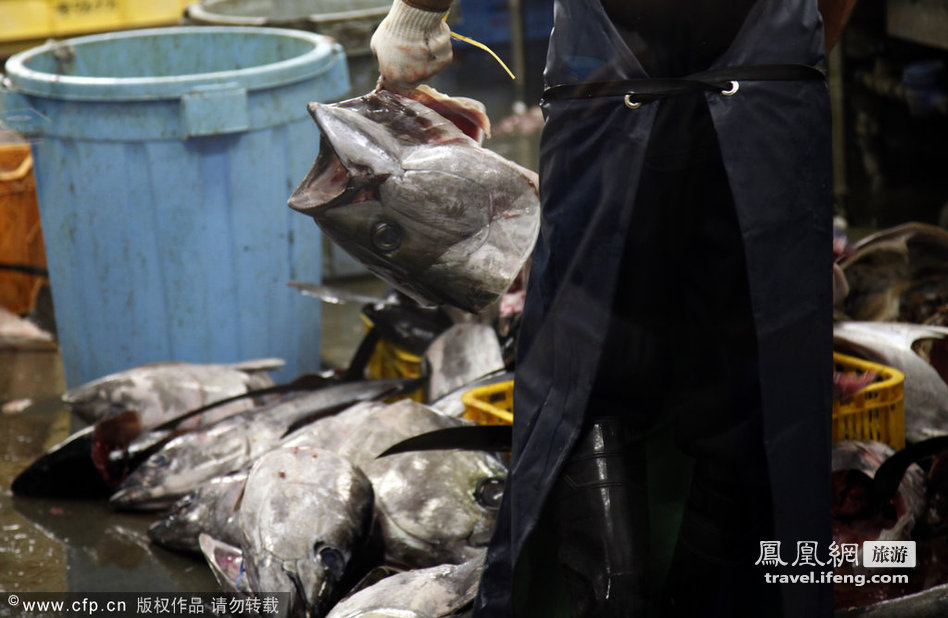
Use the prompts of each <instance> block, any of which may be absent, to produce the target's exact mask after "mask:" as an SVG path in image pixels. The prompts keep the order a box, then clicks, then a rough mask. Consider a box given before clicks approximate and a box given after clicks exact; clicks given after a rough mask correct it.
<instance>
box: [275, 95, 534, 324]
mask: <svg viewBox="0 0 948 618" xmlns="http://www.w3.org/2000/svg"><path fill="white" fill-rule="evenodd" d="M444 107H451V104H450V101H448V102H447V103H446V105H443V107H442V109H443V108H444ZM309 111H310V114H311V115H312V116H313V118H314V119H315V121H316V124H317V125H318V126H319V133H320V148H319V155H318V156H317V159H316V162H315V164H314V165H313V168H312V169H311V170H310V172H309V174H308V175H307V176H306V177H305V178H304V179H303V180H302V182H301V183H300V185H299V186H298V187H297V189H296V191H295V192H294V193H293V195H292V196H291V197H290V199H289V205H290V207H291V208H293V209H295V210H297V211H299V212H301V213H304V214H307V215H309V216H311V217H313V218H314V219H315V220H316V222H317V223H318V224H319V226H320V227H321V228H322V230H323V231H324V232H325V233H326V235H327V236H329V237H330V238H332V240H334V241H335V242H336V243H338V244H339V245H340V246H341V247H342V248H343V249H345V250H346V251H347V252H349V253H350V254H351V255H352V256H353V257H355V258H356V259H358V260H359V261H360V262H362V263H363V264H364V265H365V266H366V267H367V268H368V269H369V270H371V271H372V272H374V273H376V274H377V275H379V276H380V277H381V278H382V279H384V280H385V281H387V282H389V283H390V284H391V285H393V286H395V287H396V288H397V289H399V290H401V291H402V292H404V293H405V294H408V295H409V296H411V297H413V298H414V299H416V300H418V301H419V302H421V303H423V304H448V305H453V306H455V307H458V308H460V309H464V310H466V311H470V312H477V311H479V310H481V309H483V308H484V307H485V306H487V305H489V304H490V303H492V302H494V301H495V300H497V299H498V298H499V297H500V296H501V295H502V294H503V293H504V291H506V289H507V288H508V287H509V286H510V283H511V282H512V281H513V279H514V278H515V277H516V276H517V273H518V272H519V271H520V267H521V266H522V265H523V264H524V262H525V261H526V259H527V257H528V256H529V255H530V253H531V251H532V249H533V245H534V242H535V241H536V237H537V233H538V231H539V213H540V202H539V194H538V188H537V187H538V184H537V177H536V174H534V173H533V172H531V171H529V170H527V169H525V168H522V167H520V166H518V165H516V164H514V163H512V162H511V161H508V160H507V159H504V158H503V157H501V156H500V155H497V154H495V153H493V152H491V151H489V150H486V149H484V148H482V147H481V146H480V145H479V144H478V142H477V141H475V140H473V139H471V138H470V137H468V136H467V135H465V133H464V132H462V131H461V130H460V129H459V128H458V127H457V126H456V125H455V124H454V123H452V122H451V121H449V120H447V119H446V118H445V117H444V116H442V115H441V114H439V113H438V112H435V111H434V110H433V109H431V108H430V107H427V106H426V105H424V104H422V103H419V102H418V101H416V100H413V99H411V98H408V97H406V96H402V95H400V94H396V93H393V92H388V91H384V90H379V91H375V92H372V93H369V94H367V95H365V96H362V97H359V98H356V99H350V100H348V101H343V102H341V103H335V104H321V103H310V105H309ZM446 113H447V112H446Z"/></svg>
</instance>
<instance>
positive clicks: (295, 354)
mask: <svg viewBox="0 0 948 618" xmlns="http://www.w3.org/2000/svg"><path fill="white" fill-rule="evenodd" d="M348 87H349V76H348V72H347V69H346V62H345V55H344V53H343V52H342V49H341V48H340V47H339V46H338V45H337V44H336V43H334V42H333V40H332V39H329V38H327V37H323V36H320V35H317V34H312V33H308V32H303V31H299V30H284V29H276V28H239V27H238V28H233V27H179V28H164V29H151V30H137V31H129V32H118V33H111V34H104V35H96V36H87V37H79V38H74V39H69V40H66V41H62V42H58V43H49V44H46V45H43V46H41V47H38V48H35V49H32V50H28V51H25V52H22V53H20V54H17V55H15V56H13V57H11V58H10V59H9V60H8V61H7V64H6V79H5V80H4V82H3V86H2V87H0V111H4V110H5V111H4V114H5V115H6V117H7V118H11V117H15V116H16V115H17V110H27V111H29V112H30V113H32V114H33V116H34V117H35V116H36V113H38V114H41V116H42V117H45V121H44V125H43V133H42V135H41V136H40V138H39V139H38V140H37V141H36V142H35V144H34V159H35V174H36V181H37V182H36V184H37V195H38V198H39V203H40V218H41V220H42V225H43V233H44V236H45V239H46V251H47V262H48V267H49V275H50V283H51V289H52V292H53V302H54V305H55V311H56V323H57V329H58V338H59V343H60V348H61V352H62V358H63V367H64V370H65V375H66V383H67V385H68V386H69V387H72V386H76V385H78V384H80V383H83V382H86V381H88V380H91V379H93V378H96V377H99V376H102V375H104V374H107V373H110V372H113V371H118V370H121V369H125V368H128V367H131V366H134V365H139V364H143V363H148V362H154V361H163V360H172V359H173V360H182V361H191V362H232V361H238V360H243V359H248V358H254V357H266V356H277V357H280V358H283V359H284V360H285V361H286V367H285V368H284V370H283V371H281V372H280V373H279V374H277V375H276V377H277V379H288V378H292V377H295V376H296V375H298V374H300V373H303V372H308V371H314V370H317V369H318V368H319V304H318V303H315V302H313V300H312V299H307V298H303V297H302V296H300V295H299V293H298V292H296V291H294V290H292V289H291V288H289V287H287V285H286V283H287V282H288V281H289V280H293V279H298V280H304V281H318V280H320V254H321V252H320V237H319V234H318V230H317V227H316V226H315V225H314V224H313V222H312V220H311V219H310V218H309V217H301V216H299V214H297V213H295V212H293V211H292V210H290V209H289V208H288V207H287V206H286V200H287V198H288V197H289V195H290V193H292V191H293V189H294V187H295V185H296V183H298V182H299V181H300V179H302V178H303V177H304V176H305V175H306V173H307V171H308V170H309V168H310V166H311V165H312V163H313V159H314V158H315V155H316V152H317V151H318V136H317V132H316V128H315V124H314V123H313V121H312V120H311V119H310V117H309V114H308V113H307V110H306V104H307V102H309V101H327V100H333V99H336V98H338V97H340V96H342V95H343V94H344V93H345V92H346V91H347V90H348ZM0 118H3V116H2V115H0Z"/></svg>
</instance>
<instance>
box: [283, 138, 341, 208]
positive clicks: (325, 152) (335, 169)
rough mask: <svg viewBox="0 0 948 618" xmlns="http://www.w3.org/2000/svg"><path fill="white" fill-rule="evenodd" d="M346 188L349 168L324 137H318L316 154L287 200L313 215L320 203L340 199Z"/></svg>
mask: <svg viewBox="0 0 948 618" xmlns="http://www.w3.org/2000/svg"><path fill="white" fill-rule="evenodd" d="M348 188H349V170H347V169H346V167H345V166H344V165H343V164H342V161H341V160H340V159H339V157H338V156H337V155H336V151H335V150H333V148H332V145H331V144H330V143H329V140H327V139H326V138H325V137H321V138H320V140H319V155H318V156H317V157H316V162H315V163H314V164H313V169H311V170H310V172H309V174H307V175H306V177H305V178H304V179H303V181H302V182H301V183H300V186H299V188H298V189H297V190H296V191H295V192H294V193H293V195H292V196H290V199H289V200H288V201H287V204H288V205H289V206H290V208H292V209H293V210H296V211H299V212H301V213H303V214H305V215H309V216H314V215H315V211H316V209H317V208H319V207H320V206H324V205H327V204H330V203H332V202H333V201H335V200H338V199H343V198H344V196H345V194H346V190H347V189H348Z"/></svg>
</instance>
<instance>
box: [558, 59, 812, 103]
mask: <svg viewBox="0 0 948 618" xmlns="http://www.w3.org/2000/svg"><path fill="white" fill-rule="evenodd" d="M825 79H826V75H825V74H824V73H823V71H821V70H819V69H817V68H816V67H812V66H808V65H805V64H757V65H743V66H735V67H725V68H723V69H714V70H711V71H702V72H701V73H694V74H692V75H688V76H686V77H678V78H642V79H624V80H616V81H608V82H584V83H579V84H560V85H557V86H551V87H550V88H547V89H546V90H545V91H544V92H543V96H542V100H543V101H555V100H560V99H592V98H597V97H616V96H619V97H621V96H624V97H625V101H626V105H629V106H630V107H638V106H639V105H641V104H642V103H647V102H649V101H656V100H658V99H663V98H665V97H668V96H673V95H678V94H686V93H690V92H702V91H720V92H721V94H724V95H731V94H734V93H735V92H737V89H738V87H739V84H740V82H742V81H801V80H805V81H816V80H819V81H823V80H825Z"/></svg>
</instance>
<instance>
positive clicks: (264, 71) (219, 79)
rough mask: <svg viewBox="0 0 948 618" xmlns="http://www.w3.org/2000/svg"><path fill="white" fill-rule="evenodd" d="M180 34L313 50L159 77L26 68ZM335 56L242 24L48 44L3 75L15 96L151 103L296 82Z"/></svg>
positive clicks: (316, 41)
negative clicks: (71, 52) (90, 48)
mask: <svg viewBox="0 0 948 618" xmlns="http://www.w3.org/2000/svg"><path fill="white" fill-rule="evenodd" d="M182 34H207V35H212V36H213V35H219V34H227V35H234V34H247V35H252V36H279V37H282V38H294V39H299V40H302V41H304V42H306V43H309V44H311V45H312V46H313V47H312V49H310V50H309V51H307V52H306V53H304V54H300V55H298V56H295V57H293V58H289V59H287V60H281V61H279V62H271V63H267V64H261V65H257V66H253V67H247V68H242V69H232V70H227V71H213V72H206V73H188V74H184V75H172V76H161V77H85V76H83V77H76V76H69V75H58V74H55V73H46V72H42V71H36V70H34V69H31V68H29V67H28V66H27V65H26V63H27V62H29V61H30V60H32V59H33V58H35V57H37V56H39V55H41V54H45V53H52V52H53V51H55V50H56V49H58V48H61V47H62V46H64V45H71V46H76V45H86V44H91V43H97V42H99V41H105V40H116V39H125V38H129V39H130V38H144V37H151V36H170V35H182ZM338 56H344V52H343V50H342V47H341V46H340V45H339V43H337V42H336V41H335V39H333V38H331V37H328V36H325V35H322V34H317V33H314V32H307V31H304V30H293V29H289V28H268V27H243V26H172V27H166V28H143V29H140V30H124V31H118V32H109V33H105V34H94V35H86V36H81V37H74V38H69V39H63V40H61V41H50V42H47V43H45V44H43V45H40V46H38V47H34V48H31V49H28V50H25V51H22V52H19V53H17V54H14V55H13V56H11V57H10V58H9V59H8V60H7V62H6V68H5V74H6V77H7V80H8V81H7V83H8V84H10V85H11V86H13V88H14V89H15V90H16V91H17V92H20V93H22V94H27V95H31V96H42V97H48V98H52V99H62V100H78V101H153V100H157V99H176V98H179V97H181V96H182V95H185V94H188V93H189V92H192V91H193V90H194V88H196V87H202V86H207V85H213V84H239V85H240V87H242V88H245V89H246V90H263V89H268V88H274V87H277V86H283V85H286V84H290V83H295V82H300V81H304V80H307V79H312V78H314V77H317V76H318V75H320V74H322V73H325V72H326V71H328V70H330V69H331V68H332V66H333V65H334V63H335V61H336V59H337V57H338Z"/></svg>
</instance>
